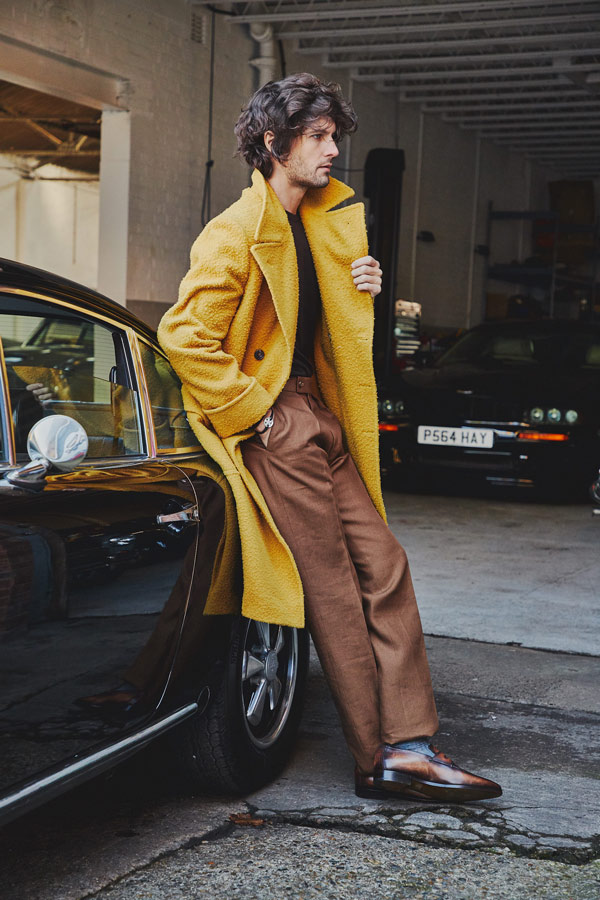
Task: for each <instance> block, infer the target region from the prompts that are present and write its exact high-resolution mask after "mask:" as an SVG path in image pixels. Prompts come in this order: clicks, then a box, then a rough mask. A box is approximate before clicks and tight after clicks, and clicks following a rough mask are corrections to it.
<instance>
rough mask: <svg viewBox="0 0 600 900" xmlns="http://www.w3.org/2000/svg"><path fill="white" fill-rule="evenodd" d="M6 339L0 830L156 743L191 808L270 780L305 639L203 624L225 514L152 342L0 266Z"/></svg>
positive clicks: (55, 281)
mask: <svg viewBox="0 0 600 900" xmlns="http://www.w3.org/2000/svg"><path fill="white" fill-rule="evenodd" d="M0 338H1V343H2V351H1V354H0V382H1V408H0V425H1V432H0V684H1V688H0V740H1V745H2V767H1V775H0V821H4V820H7V819H9V818H11V817H12V816H14V815H17V814H19V813H20V812H23V811H26V810H28V809H30V808H32V807H33V806H35V805H37V804H39V803H41V802H43V801H44V800H45V799H46V798H49V797H51V796H53V795H55V794H57V793H59V792H61V791H63V790H65V789H66V788H68V787H70V786H71V785H74V784H76V783H78V782H79V781H82V780H84V779H86V778H89V777H90V776H92V775H94V774H96V773H98V772H99V771H101V770H102V769H105V768H107V767H108V766H110V765H112V764H114V763H116V762H118V761H120V760H121V759H123V758H124V757H125V756H127V755H129V754H131V753H133V752H134V751H135V750H137V749H138V748H140V747H143V746H144V745H146V744H147V743H148V742H149V741H151V740H153V739H154V738H156V737H159V736H161V735H164V739H163V743H164V745H165V751H166V752H169V753H171V754H174V755H175V756H176V758H177V767H176V768H177V769H178V771H180V772H181V773H182V777H183V779H184V781H185V783H186V784H187V785H188V786H189V787H190V788H191V789H193V790H200V791H203V790H213V791H214V790H220V791H226V792H244V791H247V790H250V789H252V788H254V787H256V786H258V785H259V784H261V783H263V782H265V781H267V780H268V779H270V778H271V777H273V775H274V774H275V773H276V772H277V771H278V770H279V769H280V767H281V766H282V765H283V764H284V762H285V760H286V758H287V755H288V753H289V751H290V748H291V745H292V743H293V740H294V737H295V734H296V730H297V727H298V723H299V717H300V711H301V705H302V695H303V687H304V680H305V675H306V667H307V658H308V646H307V636H306V634H305V633H304V632H300V631H297V630H296V629H292V628H282V627H279V626H274V625H269V624H266V623H262V622H254V621H251V620H248V619H244V618H243V617H241V616H204V615H203V609H204V602H205V600H206V596H207V593H208V590H209V586H210V584H211V578H212V573H213V564H214V561H215V558H216V555H217V553H219V552H221V549H222V538H224V537H225V535H224V530H225V523H226V517H225V498H224V494H223V491H222V490H221V488H220V487H219V480H218V479H217V478H215V477H211V476H212V474H213V473H212V471H211V468H210V464H209V461H208V459H207V457H206V455H205V453H204V451H203V450H202V448H201V447H199V446H198V442H197V439H196V438H195V436H194V434H193V432H192V431H191V429H190V427H189V425H188V422H187V419H186V415H185V410H184V409H183V405H182V399H181V390H180V383H179V381H178V379H177V376H176V375H175V373H174V371H173V370H172V368H171V366H170V365H169V363H168V361H167V359H166V358H165V356H164V354H163V353H162V351H161V349H160V347H159V346H158V344H157V343H156V339H155V336H154V334H153V332H152V331H151V330H150V329H148V328H147V327H146V326H145V325H144V324H142V323H141V322H140V321H138V320H137V319H135V317H134V316H132V315H131V314H130V313H128V312H127V310H126V309H124V308H123V307H121V306H119V305H118V304H116V303H112V302H111V301H110V300H107V299H106V298H104V297H101V296H100V295H98V294H96V293H94V292H93V291H90V290H88V289H87V288H84V287H81V286H80V285H76V284H74V283H72V282H69V281H66V280H64V279H62V278H59V277H57V276H53V275H50V274H48V273H46V272H41V271H39V270H36V269H31V268H29V267H26V266H22V265H18V264H15V263H12V262H9V261H6V260H0ZM233 568H234V569H235V568H236V567H235V566H234V567H233ZM240 574H241V573H240V572H238V571H233V572H232V579H231V583H232V585H233V586H234V588H235V585H236V584H237V586H238V587H239V583H240V580H241V579H240ZM235 593H236V596H237V593H238V591H237V589H235ZM171 768H173V767H172V766H171Z"/></svg>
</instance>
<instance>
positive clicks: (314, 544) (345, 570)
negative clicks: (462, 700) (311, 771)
mask: <svg viewBox="0 0 600 900" xmlns="http://www.w3.org/2000/svg"><path fill="white" fill-rule="evenodd" d="M274 418H275V422H274V425H273V428H272V429H271V433H270V435H269V440H268V444H267V446H265V445H264V444H263V442H262V439H261V438H260V437H259V436H258V435H255V436H254V437H252V438H250V439H249V440H247V441H245V442H244V444H243V445H242V453H243V456H244V462H245V464H246V466H247V468H248V469H249V470H250V472H251V473H252V475H253V476H254V478H255V480H256V482H257V484H258V486H259V488H260V490H261V492H262V494H263V496H264V498H265V500H266V502H267V505H268V507H269V509H270V511H271V514H272V516H273V518H274V520H275V522H276V524H277V527H278V528H279V531H280V532H281V534H282V536H283V538H284V540H285V541H286V542H287V544H288V546H289V547H290V549H291V551H292V553H293V554H294V558H295V560H296V564H297V566H298V571H299V573H300V577H301V579H302V584H303V587H304V595H305V609H306V619H307V624H308V628H309V630H310V633H311V635H312V638H313V641H314V644H315V647H316V649H317V653H318V654H319V659H320V660H321V665H322V667H323V670H324V672H325V676H326V678H327V681H328V683H329V686H330V688H331V691H332V694H333V698H334V701H335V703H336V706H337V709H338V711H339V714H340V718H341V721H342V728H343V730H344V735H345V737H346V741H347V743H348V746H349V748H350V751H351V753H352V755H353V756H354V758H355V760H356V763H357V765H358V767H359V769H360V770H361V771H362V772H370V771H371V770H372V767H373V756H374V754H375V751H376V749H377V747H378V746H379V744H380V743H381V742H382V741H384V742H386V743H395V742H396V741H403V740H410V739H411V738H416V737H421V736H425V735H427V736H430V735H433V734H434V732H435V731H436V730H437V728H438V719H437V714H436V709H435V701H434V698H433V692H432V688H431V678H430V675H429V666H428V663H427V656H426V652H425V644H424V641H423V631H422V628H421V620H420V617H419V612H418V609H417V604H416V601H415V595H414V591H413V586H412V581H411V577H410V571H409V568H408V563H407V560H406V554H405V552H404V550H403V549H402V547H401V546H400V544H399V543H398V542H397V540H396V538H395V537H394V536H393V534H392V533H391V531H390V529H389V528H388V527H387V525H386V524H385V522H384V521H383V519H382V518H381V516H380V515H379V513H378V512H377V510H376V509H375V507H374V506H373V503H372V501H371V498H370V497H369V495H368V493H367V490H366V488H365V486H364V484H363V482H362V480H361V478H360V476H359V474H358V471H357V469H356V466H355V465H354V462H353V460H352V458H351V457H350V455H349V453H347V452H346V451H345V449H344V446H343V442H342V431H341V428H340V424H339V422H338V420H337V418H336V417H335V416H334V415H333V413H331V412H330V411H329V410H328V409H327V407H326V406H324V405H323V403H322V402H321V401H320V400H319V399H318V398H317V397H316V396H315V395H314V394H313V393H311V381H310V379H307V378H302V377H292V378H290V380H289V381H288V382H287V384H286V386H285V387H284V389H283V392H282V393H281V394H280V396H279V398H278V399H277V403H276V405H275V412H274Z"/></svg>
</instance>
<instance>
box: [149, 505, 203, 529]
mask: <svg viewBox="0 0 600 900" xmlns="http://www.w3.org/2000/svg"><path fill="white" fill-rule="evenodd" d="M156 521H157V522H158V524H159V525H168V524H169V522H190V523H192V522H199V521H200V512H199V510H198V507H197V505H196V504H192V505H191V506H185V507H184V508H183V509H178V510H177V512H172V513H163V514H162V515H158V516H157V517H156Z"/></svg>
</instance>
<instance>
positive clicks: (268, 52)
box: [250, 22, 277, 88]
mask: <svg viewBox="0 0 600 900" xmlns="http://www.w3.org/2000/svg"><path fill="white" fill-rule="evenodd" d="M250 35H251V37H252V39H253V40H255V41H256V43H257V44H258V46H259V54H260V55H259V56H256V57H255V58H254V59H251V60H250V65H251V66H254V68H255V69H256V70H257V72H258V82H259V83H258V85H257V87H259V88H260V87H262V86H263V84H266V83H267V82H268V81H275V78H276V72H277V55H276V52H275V50H276V48H275V38H274V37H273V28H272V27H271V25H269V24H268V23H266V22H252V23H251V25H250Z"/></svg>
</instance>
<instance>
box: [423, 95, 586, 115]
mask: <svg viewBox="0 0 600 900" xmlns="http://www.w3.org/2000/svg"><path fill="white" fill-rule="evenodd" d="M487 96H488V98H489V100H488V102H487V103H481V104H478V103H477V100H481V97H465V98H464V99H460V100H458V99H454V98H453V99H452V100H450V99H449V100H448V101H446V102H444V100H439V101H437V100H436V101H435V102H433V103H431V102H429V100H426V101H424V102H422V106H421V109H422V110H423V112H426V113H446V112H447V113H448V115H454V113H457V114H459V115H460V114H461V112H462V110H463V109H464V115H478V114H479V113H490V115H491V114H492V113H491V112H490V110H494V111H495V112H497V113H499V114H501V113H504V112H513V111H518V112H521V111H522V112H532V113H538V112H539V111H540V110H544V109H548V110H558V109H561V108H562V107H566V108H567V109H578V108H580V107H581V108H583V109H584V110H585V109H589V110H590V112H591V111H592V110H594V109H599V108H600V98H599V99H598V100H596V99H588V98H587V97H586V98H584V99H581V94H574V95H573V97H569V96H568V95H567V96H563V95H562V94H559V95H556V96H555V98H554V100H549V99H547V98H549V97H551V93H550V92H549V91H544V93H543V94H542V93H539V94H534V93H532V94H527V93H524V94H522V95H521V94H519V95H518V96H516V95H514V94H513V95H512V96H510V95H507V94H500V95H498V94H489V93H488V94H487ZM543 98H546V99H543ZM500 99H501V100H502V103H501V104H500V105H499V106H497V107H495V103H496V101H497V100H500ZM473 101H475V102H473ZM415 102H416V101H415V100H411V103H415Z"/></svg>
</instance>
